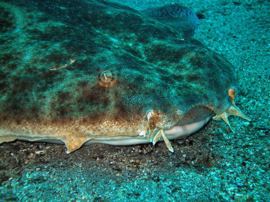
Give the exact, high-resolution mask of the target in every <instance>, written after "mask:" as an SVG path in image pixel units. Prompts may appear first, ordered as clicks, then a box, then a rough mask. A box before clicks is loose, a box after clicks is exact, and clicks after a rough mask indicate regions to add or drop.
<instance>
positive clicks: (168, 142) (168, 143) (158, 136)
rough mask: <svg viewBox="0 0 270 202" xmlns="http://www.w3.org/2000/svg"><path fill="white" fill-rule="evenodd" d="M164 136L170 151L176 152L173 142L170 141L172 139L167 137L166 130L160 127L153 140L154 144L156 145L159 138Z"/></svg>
mask: <svg viewBox="0 0 270 202" xmlns="http://www.w3.org/2000/svg"><path fill="white" fill-rule="evenodd" d="M161 137H162V138H163V140H164V142H165V145H166V147H167V148H168V150H169V151H170V152H174V149H173V147H172V144H171V142H170V140H169V139H168V138H167V136H166V135H165V133H164V130H163V129H160V130H159V131H158V132H157V133H156V134H155V135H154V138H153V140H152V144H153V145H155V144H156V143H157V142H158V141H159V140H160V138H161Z"/></svg>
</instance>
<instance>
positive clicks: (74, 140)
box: [64, 132, 89, 154]
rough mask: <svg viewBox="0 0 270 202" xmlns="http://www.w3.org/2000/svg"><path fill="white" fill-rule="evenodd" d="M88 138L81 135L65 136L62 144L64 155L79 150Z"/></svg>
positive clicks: (71, 134)
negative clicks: (64, 148) (64, 150)
mask: <svg viewBox="0 0 270 202" xmlns="http://www.w3.org/2000/svg"><path fill="white" fill-rule="evenodd" d="M88 139H89V138H88V137H87V136H86V135H85V134H82V133H78V132H76V133H70V134H67V135H65V138H64V143H65V145H66V148H67V150H66V153H67V154H69V153H71V152H74V151H76V150H77V149H79V148H80V147H81V146H82V145H83V144H84V143H85V142H87V141H88Z"/></svg>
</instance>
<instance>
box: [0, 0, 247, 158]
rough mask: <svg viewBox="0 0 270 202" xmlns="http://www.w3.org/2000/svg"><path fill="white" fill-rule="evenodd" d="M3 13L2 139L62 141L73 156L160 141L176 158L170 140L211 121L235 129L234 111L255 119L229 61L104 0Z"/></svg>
mask: <svg viewBox="0 0 270 202" xmlns="http://www.w3.org/2000/svg"><path fill="white" fill-rule="evenodd" d="M63 8H64V9H63ZM78 8H80V11H79V12H78V10H77V9H78ZM0 13H1V15H0V17H3V16H4V17H5V22H6V21H8V22H6V23H5V26H7V27H6V28H5V29H4V28H1V29H0V39H2V38H4V39H5V40H1V43H2V44H1V47H0V58H1V59H0V66H1V69H0V79H1V80H0V143H3V142H11V141H14V140H17V139H18V140H27V141H45V142H53V143H64V144H65V145H66V148H67V153H70V152H73V151H75V150H77V149H79V148H80V147H81V146H82V145H83V144H85V143H105V144H113V145H134V144H144V143H152V144H154V145H155V144H156V143H157V142H158V141H164V142H165V144H166V146H167V148H168V149H169V151H171V152H173V151H174V150H173V147H172V144H171V142H170V140H172V139H176V138H180V137H185V136H187V135H190V134H192V133H194V132H196V131H197V130H199V129H200V128H202V127H203V126H204V125H205V124H206V123H207V122H208V121H209V120H210V119H211V118H212V117H213V118H214V119H223V120H224V121H225V122H226V123H227V124H228V125H229V127H230V128H231V126H230V124H229V121H228V117H229V116H230V115H234V116H239V117H241V118H244V119H246V120H249V118H248V117H247V116H246V115H244V114H243V112H241V111H240V109H239V108H238V107H236V104H235V101H234V100H235V94H236V93H235V91H236V90H235V88H234V87H235V86H236V79H235V76H234V71H233V67H232V65H231V64H230V63H229V62H228V61H227V60H226V59H224V58H223V57H222V56H220V55H218V54H216V53H215V52H213V51H211V50H209V49H208V48H206V47H205V46H204V45H203V44H201V43H200V42H199V41H197V40H195V39H191V38H190V39H188V40H183V36H184V35H185V33H184V32H185V30H181V29H177V30H176V29H175V28H174V27H168V24H163V23H161V21H156V20H155V19H154V18H153V19H150V18H149V17H146V16H145V14H141V13H140V12H138V11H136V10H133V9H131V8H129V7H126V6H122V5H119V4H116V3H110V2H109V1H102V0H88V1H64V0H59V1H53V2H52V1H50V0H43V1H38V2H35V3H34V4H29V2H28V1H25V0H4V1H1V2H0ZM176 14H177V15H178V16H179V15H180V14H181V13H180V14H179V13H176ZM45 16H46V17H45ZM44 19H46V23H45V22H44ZM26 25H27V26H26ZM74 25H76V26H74ZM52 67H53V68H52ZM57 67H58V68H57Z"/></svg>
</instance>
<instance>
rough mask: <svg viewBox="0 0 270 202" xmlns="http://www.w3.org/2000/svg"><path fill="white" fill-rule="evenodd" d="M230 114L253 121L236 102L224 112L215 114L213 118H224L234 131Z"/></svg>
mask: <svg viewBox="0 0 270 202" xmlns="http://www.w3.org/2000/svg"><path fill="white" fill-rule="evenodd" d="M229 116H238V117H240V118H242V119H245V120H247V121H251V119H250V118H249V117H248V116H247V115H245V114H244V113H243V112H242V111H241V110H240V109H239V108H238V107H237V106H236V105H235V104H234V103H233V104H232V105H231V106H230V107H229V108H228V109H227V110H226V111H224V112H223V113H221V114H217V115H216V116H214V117H213V119H214V120H221V119H222V120H223V121H224V122H225V123H226V124H227V125H228V126H229V128H230V130H231V131H232V132H234V130H233V128H232V127H231V124H230V122H229V119H228V117H229Z"/></svg>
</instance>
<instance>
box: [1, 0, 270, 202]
mask: <svg viewBox="0 0 270 202" xmlns="http://www.w3.org/2000/svg"><path fill="white" fill-rule="evenodd" d="M6 2H8V1H6ZM29 2H30V1H29ZM52 2H53V1H52ZM115 2H117V3H120V4H124V5H126V6H129V7H131V8H134V9H138V10H143V9H147V8H149V7H155V6H161V5H165V4H170V3H176V2H177V3H180V4H182V5H184V6H186V7H189V8H192V10H193V11H194V12H195V13H196V14H197V16H198V18H199V21H200V22H199V26H198V27H197V28H196V31H195V35H194V38H195V39H198V40H199V41H201V42H202V43H203V44H205V45H206V46H207V47H208V48H210V49H211V50H214V51H215V52H217V53H220V54H222V55H223V56H224V57H225V58H227V59H228V60H229V61H230V62H231V63H232V64H233V66H234V67H235V72H236V74H237V77H238V80H239V81H238V84H239V88H238V89H239V92H238V93H237V97H236V103H237V105H238V106H239V107H240V108H241V109H242V110H243V111H244V112H245V113H246V114H248V115H249V116H250V118H251V120H252V121H251V122H245V121H242V120H240V119H239V118H237V117H231V118H230V120H231V125H232V127H233V128H234V130H235V132H234V133H232V132H231V131H230V130H228V127H227V126H226V125H225V123H223V122H219V121H210V122H209V124H207V125H206V127H204V128H203V129H202V130H200V131H199V132H197V133H196V134H194V135H192V136H190V137H187V138H185V139H179V140H175V141H172V144H173V146H174V149H175V152H174V153H170V152H168V151H167V149H166V146H165V145H164V144H158V145H157V146H155V147H153V146H152V145H151V144H148V145H137V146H110V145H102V144H93V145H89V146H84V147H82V148H81V149H79V150H78V151H76V152H74V153H71V154H69V155H67V154H66V153H65V148H64V146H63V145H56V144H48V143H29V142H28V143H27V142H21V141H16V142H12V143H4V144H1V145H0V183H1V185H0V201H270V172H269V170H270V161H269V156H270V139H269V137H270V136H269V135H270V134H269V131H270V128H269V125H270V120H269V117H270V111H269V109H270V99H269V94H270V84H269V81H270V2H269V1H267V0H265V1H263V0H256V1H255V0H235V1H232V0H209V1H200V0H185V1H184V0H182V1H181V0H179V1H167V0H163V1H161V0H142V1H139V0H129V1H120V0H119V1H116V0H115ZM0 5H1V1H0ZM52 7H53V3H52ZM77 12H80V8H78V10H77ZM37 15H38V13H37ZM6 16H7V15H4V14H3V13H0V26H1V27H0V30H1V31H2V30H4V29H5V26H8V19H6ZM74 26H76V25H74ZM0 40H4V39H0ZM21 40H23V36H21ZM30 47H31V46H30ZM14 49H16V43H14V47H13V48H12V49H11V50H10V51H11V52H12V51H14ZM0 51H3V49H1V44H0ZM5 51H7V50H5ZM3 63H4V59H3V58H2V59H1V60H0V65H1V64H3Z"/></svg>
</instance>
